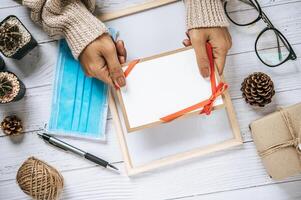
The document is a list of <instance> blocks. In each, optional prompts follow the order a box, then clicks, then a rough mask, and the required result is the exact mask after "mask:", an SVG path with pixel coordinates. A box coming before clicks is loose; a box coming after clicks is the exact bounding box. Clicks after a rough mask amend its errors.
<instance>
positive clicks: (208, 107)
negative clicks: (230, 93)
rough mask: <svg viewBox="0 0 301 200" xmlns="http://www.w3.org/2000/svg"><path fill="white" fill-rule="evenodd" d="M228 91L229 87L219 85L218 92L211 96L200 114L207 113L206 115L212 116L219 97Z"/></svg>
mask: <svg viewBox="0 0 301 200" xmlns="http://www.w3.org/2000/svg"><path fill="white" fill-rule="evenodd" d="M227 89H228V85H227V84H225V83H223V82H221V83H219V84H218V86H217V87H216V92H215V93H213V94H212V95H211V97H210V98H209V99H208V102H206V103H205V105H204V108H203V110H202V111H201V112H200V114H203V113H205V114H206V115H210V113H211V111H212V108H213V104H214V102H215V100H216V98H217V97H219V96H220V95H222V94H223V92H224V91H225V90H227Z"/></svg>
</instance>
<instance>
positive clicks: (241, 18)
mask: <svg viewBox="0 0 301 200" xmlns="http://www.w3.org/2000/svg"><path fill="white" fill-rule="evenodd" d="M234 8H235V11H234ZM225 10H226V13H227V15H228V17H229V18H230V20H231V21H232V22H234V23H236V24H238V25H248V24H251V23H253V22H255V21H256V20H257V19H258V17H259V14H260V13H259V12H258V8H257V7H256V4H255V3H253V2H252V1H247V0H230V1H227V4H226V7H225ZM241 11H244V12H241Z"/></svg>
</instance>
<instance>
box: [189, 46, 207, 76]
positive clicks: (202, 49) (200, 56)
mask: <svg viewBox="0 0 301 200" xmlns="http://www.w3.org/2000/svg"><path fill="white" fill-rule="evenodd" d="M192 46H193V48H194V51H195V54H196V59H197V63H198V66H199V70H200V73H201V75H202V76H203V77H204V78H207V77H208V76H209V75H210V63H209V59H208V56H207V50H206V41H201V42H198V43H197V44H195V43H193V44H192Z"/></svg>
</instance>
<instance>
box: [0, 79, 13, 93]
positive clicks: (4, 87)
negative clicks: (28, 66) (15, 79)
mask: <svg viewBox="0 0 301 200" xmlns="http://www.w3.org/2000/svg"><path fill="white" fill-rule="evenodd" d="M12 91H13V85H12V82H11V81H9V80H8V78H7V77H5V76H3V77H0V99H3V98H4V97H5V96H8V95H10V94H11V93H12Z"/></svg>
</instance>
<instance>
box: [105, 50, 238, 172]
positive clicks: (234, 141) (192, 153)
mask: <svg viewBox="0 0 301 200" xmlns="http://www.w3.org/2000/svg"><path fill="white" fill-rule="evenodd" d="M189 48H191V47H188V48H187V47H186V48H182V49H178V50H175V51H171V52H167V53H163V54H160V55H156V56H153V57H150V58H146V59H144V60H148V59H154V58H157V57H160V56H164V55H169V54H172V53H175V52H179V51H184V50H187V49H189ZM124 66H127V64H125V65H124ZM216 71H217V70H216ZM217 77H218V80H219V81H223V82H224V78H223V77H222V76H221V77H219V76H217ZM116 96H117V98H120V94H119V95H118V91H117V94H116ZM118 96H119V97H118ZM222 99H223V102H224V104H223V106H219V107H217V108H215V109H222V108H224V109H225V110H226V113H227V117H228V120H229V124H230V127H231V129H232V136H233V137H232V138H231V139H229V140H225V141H222V142H219V143H217V144H212V145H208V146H206V147H200V148H196V149H193V150H189V151H185V152H181V153H177V154H174V155H170V156H167V157H164V158H161V159H158V160H154V161H151V162H149V163H147V164H143V165H140V166H134V165H133V162H132V158H131V155H130V152H129V147H128V144H127V140H126V138H127V136H128V131H127V130H126V129H124V128H123V127H122V122H121V121H120V117H119V113H118V109H117V104H116V99H115V98H114V96H113V94H112V91H110V93H109V108H110V111H111V114H112V117H113V121H114V124H115V128H116V132H117V136H118V140H119V144H120V147H121V151H122V154H123V158H124V163H125V168H126V172H127V174H128V175H129V176H132V175H136V174H139V173H142V172H146V171H149V170H153V169H156V168H159V167H163V166H166V165H170V164H174V163H176V162H180V161H184V160H188V159H192V158H195V157H198V156H202V155H206V154H209V153H213V152H216V151H220V150H224V149H227V148H230V147H234V146H237V145H240V144H242V142H243V141H242V137H241V133H240V129H239V125H238V121H237V119H236V114H235V111H234V108H233V104H232V101H231V98H230V95H229V93H228V90H226V91H225V92H224V93H223V94H222ZM120 107H121V110H122V105H120ZM213 112H214V111H213ZM192 114H194V115H195V114H196V113H190V114H188V115H185V116H183V117H182V118H184V117H187V116H189V115H192ZM177 120H178V119H177ZM179 120H181V119H179ZM125 124H126V123H125ZM152 125H154V124H152ZM143 128H147V127H143Z"/></svg>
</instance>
